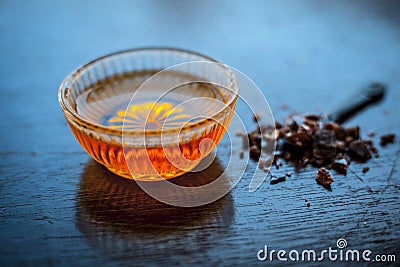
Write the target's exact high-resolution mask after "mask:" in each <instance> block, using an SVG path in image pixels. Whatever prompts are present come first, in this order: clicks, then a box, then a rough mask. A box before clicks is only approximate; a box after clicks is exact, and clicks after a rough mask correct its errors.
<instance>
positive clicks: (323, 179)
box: [315, 167, 333, 189]
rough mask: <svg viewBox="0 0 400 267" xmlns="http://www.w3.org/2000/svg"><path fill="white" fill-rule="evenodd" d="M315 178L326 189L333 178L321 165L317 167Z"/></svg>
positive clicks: (329, 186)
mask: <svg viewBox="0 0 400 267" xmlns="http://www.w3.org/2000/svg"><path fill="white" fill-rule="evenodd" d="M315 180H317V183H319V184H320V185H322V186H323V187H325V188H327V189H330V188H331V183H333V178H332V177H331V175H330V174H329V171H328V170H327V169H325V168H323V167H322V168H319V169H318V171H317V174H316V178H315Z"/></svg>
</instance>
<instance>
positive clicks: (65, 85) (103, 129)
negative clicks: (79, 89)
mask: <svg viewBox="0 0 400 267" xmlns="http://www.w3.org/2000/svg"><path fill="white" fill-rule="evenodd" d="M157 50H162V51H175V52H182V53H187V54H192V55H196V56H199V57H202V58H205V59H206V60H195V61H187V62H183V63H179V64H184V63H189V62H213V63H218V64H220V65H222V66H224V67H225V68H226V69H227V70H228V72H231V71H230V69H231V68H229V67H228V66H227V65H226V64H224V63H222V62H220V61H218V60H216V59H214V58H212V57H209V56H206V55H204V54H202V53H199V52H196V51H193V50H189V49H182V48H175V47H167V46H151V47H138V48H133V49H125V50H120V51H116V52H112V53H109V54H106V55H104V56H101V57H98V58H95V59H93V60H91V61H89V62H87V63H86V64H84V65H82V66H80V67H78V68H76V69H75V70H73V71H72V72H70V74H68V75H67V76H66V77H65V78H64V79H63V81H62V82H61V84H60V86H59V90H58V102H59V104H60V106H61V109H62V111H63V113H64V115H65V117H66V118H67V121H70V120H72V121H74V122H75V123H78V124H79V125H80V126H83V127H84V128H87V129H92V130H95V131H96V132H97V133H107V134H113V135H118V136H121V137H122V136H123V135H124V136H125V135H128V136H129V135H133V136H136V135H141V136H142V135H143V133H146V135H154V134H160V133H162V134H167V133H176V130H177V129H178V130H179V132H181V133H182V132H187V131H190V130H193V129H195V128H201V127H202V126H203V125H204V124H207V123H209V122H210V121H214V120H216V119H215V118H216V117H218V116H220V115H221V114H223V113H224V112H225V111H226V110H227V109H233V108H234V105H235V102H236V100H237V98H238V96H239V87H238V85H237V83H236V79H235V78H233V79H232V81H231V82H232V83H233V88H234V89H233V90H232V89H229V90H231V92H232V93H233V94H232V96H231V97H230V98H229V99H228V101H227V103H225V107H223V108H221V109H220V110H219V111H217V112H216V113H215V114H214V115H213V116H210V117H209V118H204V119H201V120H199V121H196V122H194V123H193V124H192V123H187V124H186V125H184V126H182V127H176V128H168V129H155V130H148V129H143V130H140V131H138V130H130V129H124V127H123V128H122V129H112V128H110V127H108V126H105V125H102V124H100V123H96V122H93V121H90V120H88V119H87V118H85V117H84V116H81V115H80V114H79V113H78V112H77V111H76V110H75V109H74V108H73V107H72V106H71V105H70V104H69V103H68V101H67V100H66V99H65V93H66V90H68V89H69V85H70V83H71V82H72V81H73V80H74V79H75V78H76V77H77V76H78V75H79V74H80V73H82V72H83V71H85V70H87V69H89V68H90V67H91V66H92V65H93V64H96V63H97V62H100V61H102V60H104V59H108V58H112V57H114V56H118V55H122V54H129V53H134V52H140V51H157ZM173 66H174V65H173ZM170 67H172V66H169V67H166V68H164V69H161V70H160V71H162V70H165V69H168V68H170ZM156 74H157V73H155V74H153V75H152V76H150V77H149V78H148V79H150V78H151V77H153V76H154V75H156ZM232 76H233V77H234V75H233V74H232ZM146 81H147V79H146ZM146 81H145V82H146ZM232 112H233V111H232Z"/></svg>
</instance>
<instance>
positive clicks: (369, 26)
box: [0, 0, 400, 266]
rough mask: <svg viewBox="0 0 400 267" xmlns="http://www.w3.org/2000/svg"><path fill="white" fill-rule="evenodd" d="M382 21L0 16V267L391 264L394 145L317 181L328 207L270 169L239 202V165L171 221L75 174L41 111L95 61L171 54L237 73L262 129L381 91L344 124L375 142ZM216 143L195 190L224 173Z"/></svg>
mask: <svg viewBox="0 0 400 267" xmlns="http://www.w3.org/2000/svg"><path fill="white" fill-rule="evenodd" d="M398 14H400V5H399V3H398V2H396V1H362V2H361V1H330V2H327V1H324V2H321V1H296V2H294V1H290V2H289V1H275V2H269V1H257V2H250V1H249V2H248V3H247V2H245V1H243V2H234V1H185V2H183V1H175V0H174V1H140V2H139V1H98V2H97V1H96V2H94V1H63V2H60V1H11V0H9V1H2V2H1V3H0V25H1V28H0V38H1V42H0V46H1V51H2V53H1V60H0V71H1V72H0V75H1V81H0V92H1V97H0V108H1V112H0V118H1V120H0V124H1V129H2V130H1V135H0V137H1V139H0V140H1V141H0V144H1V150H0V155H1V162H0V177H1V178H0V214H1V215H0V242H1V244H0V265H1V266H16V265H20V266H27V265H34V266H46V265H51V266H58V265H71V266H80V265H85V266H96V265H98V266H141V265H160V266H170V265H176V264H180V265H190V266H193V265H196V266H197V265H198V266H202V265H206V266H214V265H219V266H224V265H226V266H233V265H240V266H253V265H260V266H261V265H265V264H269V265H272V264H274V263H275V264H277V263H279V262H278V260H276V259H275V260H274V261H273V262H260V261H258V259H257V252H258V251H259V250H260V249H263V247H264V245H267V246H268V248H269V249H275V250H279V249H285V250H287V251H290V250H292V249H296V250H299V251H302V250H304V249H314V250H319V251H320V250H323V249H328V247H332V248H337V247H336V241H337V239H339V238H345V239H346V240H347V243H348V246H347V248H348V249H358V250H365V249H369V250H371V251H373V255H376V254H395V255H396V256H397V265H398V264H399V262H400V220H399V219H400V205H399V204H400V177H399V169H400V168H399V166H400V162H399V149H400V145H399V139H396V141H395V144H392V145H388V146H387V147H385V148H381V147H378V148H379V153H380V157H379V158H373V159H372V160H371V161H369V162H368V163H367V164H366V165H367V166H369V167H370V171H369V172H367V173H365V174H363V173H362V171H361V169H362V168H363V167H364V166H366V165H362V164H356V163H354V164H353V163H352V164H351V165H350V170H349V172H348V174H347V176H343V175H339V174H335V173H333V177H334V179H335V182H334V183H333V185H332V192H330V191H327V190H325V189H323V188H322V187H321V186H319V185H317V184H316V182H315V178H314V177H315V173H316V169H314V168H311V167H310V168H306V169H303V170H301V171H300V172H298V173H295V172H294V171H293V168H292V167H291V166H290V165H287V164H285V165H284V166H283V167H282V168H281V169H280V170H279V172H282V173H285V172H288V171H290V172H292V173H293V174H292V176H291V177H290V178H288V179H287V180H286V182H283V183H279V184H276V185H270V184H269V183H268V182H264V183H263V184H262V186H261V187H260V188H259V189H258V190H257V191H256V192H254V193H250V192H249V190H248V185H249V179H250V174H251V170H254V168H256V163H255V162H250V164H249V170H248V171H247V172H246V173H245V175H244V177H243V178H242V179H241V180H240V182H239V183H238V185H237V186H236V187H235V188H234V189H233V190H232V191H231V192H230V193H229V194H227V195H226V196H225V197H223V198H222V199H220V200H219V201H216V202H214V203H211V204H209V205H206V206H202V207H197V208H187V209H185V208H177V207H172V206H167V205H165V204H162V203H160V202H157V201H156V200H154V199H152V198H151V197H149V196H148V195H146V194H145V193H143V192H142V191H141V190H140V188H139V187H138V186H136V185H135V184H134V183H132V182H129V181H127V180H124V179H121V178H119V177H117V176H115V175H112V174H111V173H109V172H108V171H107V170H105V169H104V168H103V167H101V166H99V165H98V164H97V163H95V162H94V161H93V160H91V159H90V157H89V156H88V155H87V154H86V153H85V152H84V151H83V150H82V148H81V147H80V146H79V145H78V143H77V142H76V140H75V139H74V137H73V136H72V134H71V133H70V131H69V129H68V127H67V124H66V122H65V120H64V118H63V114H62V112H61V109H60V107H59V104H58V102H57V97H56V95H57V89H58V86H59V84H60V83H61V81H62V79H63V77H65V76H66V75H67V74H68V73H69V72H70V71H72V70H73V69H74V68H76V67H77V66H78V65H80V64H83V63H85V62H87V61H89V60H91V59H93V58H95V57H98V56H101V55H103V54H106V53H109V52H113V51H116V50H120V49H126V48H133V47H141V46H151V45H155V46H177V47H182V48H188V49H192V50H197V51H199V52H202V53H205V54H208V55H210V56H213V57H216V58H218V59H220V60H222V61H223V62H225V63H227V64H229V65H231V66H233V67H235V68H237V69H239V70H240V71H242V72H244V73H245V74H247V75H248V76H249V77H250V78H251V79H253V80H254V81H255V82H256V83H257V84H258V85H259V87H260V88H261V89H262V90H263V92H264V94H265V95H266V97H267V99H268V101H269V103H270V106H271V109H272V111H273V114H274V116H275V118H276V119H277V120H282V119H283V118H285V116H286V115H287V114H289V113H290V112H300V113H302V112H321V113H323V112H328V111H330V110H332V109H333V108H334V107H335V106H338V105H339V104H340V103H341V101H343V100H344V99H345V98H346V97H348V96H349V95H351V91H352V90H354V89H356V88H358V87H360V86H363V85H365V84H367V83H369V82H371V81H381V82H384V83H386V84H387V85H388V87H389V91H388V95H387V97H386V98H385V100H384V101H383V102H382V103H380V104H379V105H376V106H374V107H372V108H370V109H368V110H366V111H365V112H363V113H362V114H359V115H358V116H357V117H355V118H353V119H352V120H350V121H348V122H347V124H348V125H355V124H357V125H360V127H361V129H362V134H363V136H366V134H367V133H368V132H370V131H374V132H376V134H377V136H376V137H374V138H373V140H374V141H375V143H376V144H377V143H378V140H379V135H381V134H384V133H388V132H394V133H396V134H399V129H400V127H399V126H400V121H399V111H400V106H399V102H400V27H399V25H400V17H399V16H398ZM249 121H250V120H249ZM249 123H251V122H249ZM227 141H228V139H226V138H225V139H224V140H223V141H222V143H221V144H220V145H219V147H218V158H217V161H216V162H215V163H214V164H213V165H212V166H211V169H209V170H207V171H205V172H204V173H201V174H198V175H197V177H198V178H199V179H200V178H207V177H208V175H210V174H212V173H214V172H217V171H219V170H221V169H223V168H224V167H225V166H226V164H227V163H226V159H227V158H229V153H230V150H229V149H228V148H227V147H229V146H228V144H227ZM230 175H231V177H232V175H233V176H234V174H230ZM189 178H190V177H189ZM191 178H193V177H191ZM195 178H196V176H195ZM179 179H185V176H183V177H181V178H179ZM186 179H188V177H186ZM305 198H307V199H308V201H309V203H310V207H307V205H306V203H307V202H305ZM336 263H340V262H336ZM342 263H343V262H342ZM374 263H376V262H371V263H370V264H374ZM294 264H296V263H294ZM307 264H308V265H310V264H311V263H307ZM317 264H318V263H316V265H317ZM328 264H333V262H330V261H326V262H325V265H328ZM345 264H347V265H353V264H354V262H353V263H352V262H347V263H345ZM361 264H365V262H363V263H361ZM391 264H393V265H396V263H391Z"/></svg>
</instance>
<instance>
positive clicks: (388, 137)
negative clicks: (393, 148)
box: [379, 133, 396, 146]
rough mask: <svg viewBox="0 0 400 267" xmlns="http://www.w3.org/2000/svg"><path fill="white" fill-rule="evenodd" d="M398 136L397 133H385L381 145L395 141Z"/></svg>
mask: <svg viewBox="0 0 400 267" xmlns="http://www.w3.org/2000/svg"><path fill="white" fill-rule="evenodd" d="M395 138H396V135H395V134H393V133H390V134H384V135H382V136H381V141H380V142H379V144H380V145H381V146H386V145H387V144H389V143H394V139H395Z"/></svg>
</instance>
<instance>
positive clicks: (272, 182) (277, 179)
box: [269, 176, 286, 184]
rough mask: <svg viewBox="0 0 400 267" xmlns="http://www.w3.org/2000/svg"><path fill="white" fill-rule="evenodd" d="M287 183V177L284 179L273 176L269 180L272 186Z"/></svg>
mask: <svg viewBox="0 0 400 267" xmlns="http://www.w3.org/2000/svg"><path fill="white" fill-rule="evenodd" d="M284 181H286V176H282V177H276V176H272V177H271V179H270V180H269V183H270V184H278V183H282V182H284Z"/></svg>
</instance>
